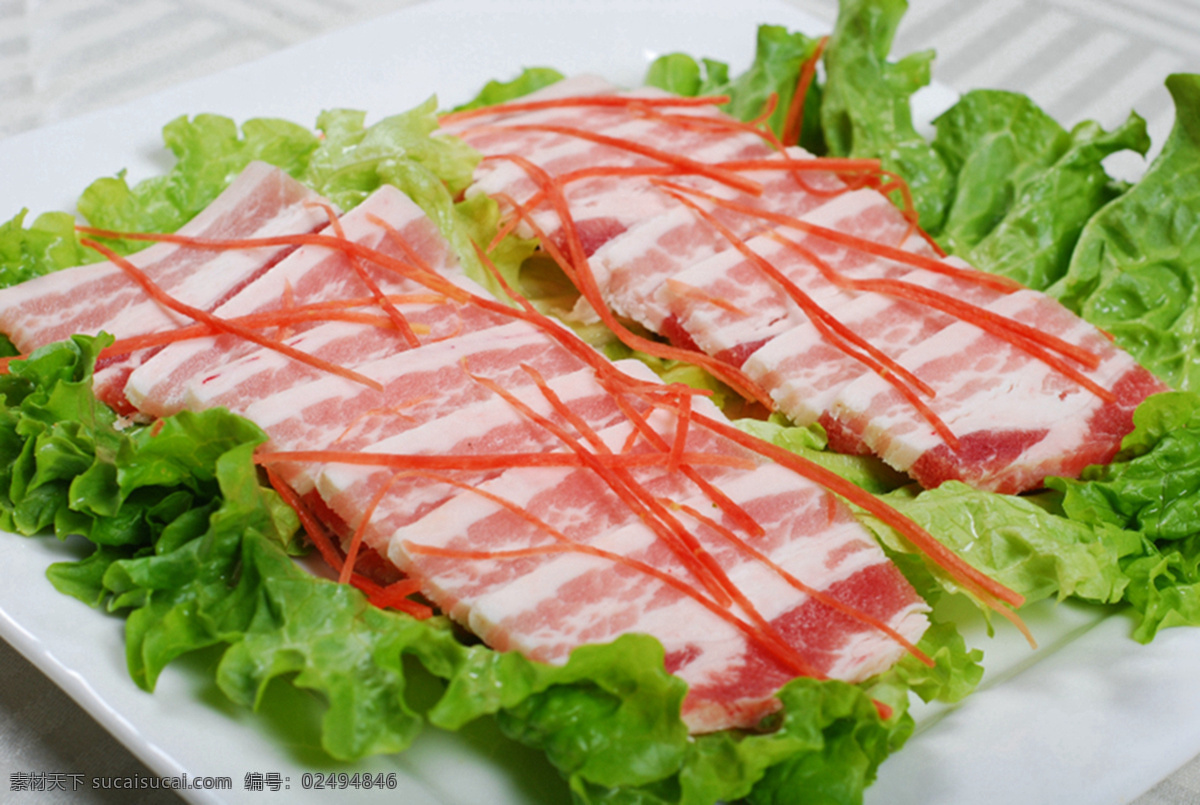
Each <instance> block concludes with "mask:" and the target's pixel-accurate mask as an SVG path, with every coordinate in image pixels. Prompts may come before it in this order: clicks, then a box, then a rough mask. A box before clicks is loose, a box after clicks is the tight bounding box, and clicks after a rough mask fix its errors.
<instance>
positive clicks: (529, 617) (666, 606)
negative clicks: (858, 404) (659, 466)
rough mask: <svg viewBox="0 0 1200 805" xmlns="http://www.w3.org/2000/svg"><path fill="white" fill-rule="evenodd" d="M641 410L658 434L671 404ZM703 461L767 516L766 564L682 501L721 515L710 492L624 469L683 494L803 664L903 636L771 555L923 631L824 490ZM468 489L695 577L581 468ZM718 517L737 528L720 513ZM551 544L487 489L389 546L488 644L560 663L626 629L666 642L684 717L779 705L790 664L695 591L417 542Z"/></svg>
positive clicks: (828, 666) (852, 664)
mask: <svg viewBox="0 0 1200 805" xmlns="http://www.w3.org/2000/svg"><path fill="white" fill-rule="evenodd" d="M654 419H655V420H656V424H657V426H658V427H659V428H660V432H661V433H663V435H664V437H667V438H669V437H670V434H671V432H672V429H673V426H674V425H673V417H670V416H667V415H662V414H660V415H658V416H656V417H655V418H654ZM627 434H628V425H619V426H616V427H614V428H612V429H610V430H609V431H607V432H605V433H604V436H605V438H606V442H607V443H608V444H609V445H611V446H613V447H614V448H618V449H619V447H620V445H621V444H622V443H623V442H624V440H625V438H626V436H627ZM688 439H689V448H693V447H694V448H695V449H705V448H707V449H714V448H715V449H721V450H724V451H728V452H729V453H733V454H742V455H744V456H745V457H746V458H747V459H750V458H751V457H750V456H748V455H745V453H744V451H741V450H740V448H736V447H735V446H732V445H728V444H725V445H722V444H720V443H719V442H720V441H721V440H719V439H716V438H715V437H714V436H713V435H712V434H706V433H701V432H698V431H697V432H692V431H689V437H688ZM705 474H706V475H707V476H709V477H710V478H712V479H713V480H714V481H718V482H719V483H720V487H721V489H722V491H723V492H724V493H726V494H727V495H729V496H730V497H731V498H732V499H733V500H735V501H736V502H737V503H739V504H740V505H741V506H742V507H743V508H744V509H745V510H746V511H747V512H749V513H750V514H752V515H753V516H754V517H755V519H756V520H758V521H759V522H760V523H761V524H763V525H764V526H765V527H766V529H767V535H766V536H765V537H762V538H758V539H757V540H756V541H753V543H752V544H753V545H754V547H755V548H756V549H757V550H759V551H761V552H762V553H764V554H766V555H767V556H768V557H769V558H770V560H771V561H772V562H774V563H775V564H776V565H777V566H778V567H777V568H772V567H771V566H770V565H767V564H764V563H763V562H760V561H757V560H756V559H754V558H752V557H751V556H750V555H749V554H747V552H746V551H745V550H743V549H741V548H739V547H738V545H737V544H736V542H732V541H731V540H730V539H729V538H728V537H727V536H726V535H725V534H724V533H722V530H721V528H720V527H718V528H714V527H713V526H711V525H709V524H708V521H705V520H696V519H694V518H693V517H692V516H691V515H689V514H688V513H687V512H688V510H694V511H697V512H705V513H706V514H705V517H715V518H717V519H718V520H720V519H721V518H722V515H721V514H720V512H715V510H714V507H713V504H712V501H711V500H710V499H709V498H708V497H707V496H706V495H704V494H702V493H700V492H699V490H698V489H697V488H696V487H695V486H694V485H692V484H691V483H690V482H687V481H685V480H684V479H682V478H681V477H680V476H679V475H678V474H677V473H669V472H665V471H658V472H654V471H644V472H640V473H638V475H639V480H640V481H641V483H642V484H644V485H645V487H646V488H647V489H648V490H650V491H651V492H652V493H653V494H654V495H657V496H662V497H668V498H670V499H672V500H676V501H678V502H680V503H682V504H683V507H686V508H681V509H680V511H682V512H683V514H681V515H680V519H681V521H682V522H684V525H685V526H686V527H687V528H688V529H689V531H691V532H692V533H693V534H694V535H695V536H696V537H697V539H698V540H700V542H701V544H702V545H703V546H704V547H705V548H706V549H707V551H708V552H709V553H710V554H711V555H712V556H713V558H714V559H715V560H716V561H717V562H718V563H719V564H720V565H721V567H722V568H723V570H724V571H725V573H726V574H727V575H728V576H729V578H730V579H731V580H732V581H733V582H734V583H736V584H737V586H738V588H739V589H741V590H743V591H745V592H746V593H747V595H748V596H749V598H750V605H751V606H753V607H754V608H755V609H756V610H757V611H758V613H759V615H760V616H761V618H762V619H763V620H764V621H765V622H766V623H767V624H769V626H770V629H771V630H773V631H774V632H775V634H776V635H778V636H779V638H780V639H781V640H782V641H783V642H785V643H786V644H787V645H788V646H789V647H791V649H792V650H794V651H795V652H797V653H798V654H799V655H800V656H802V657H803V660H804V662H806V663H808V664H809V666H810V668H811V669H812V670H813V671H814V672H816V673H820V674H823V675H825V674H827V675H834V676H839V677H841V678H846V679H861V678H865V677H866V676H869V675H870V674H872V673H875V672H876V671H878V670H881V669H882V668H886V667H888V666H890V665H891V663H892V662H894V661H895V660H896V659H897V658H898V657H899V655H900V654H901V653H903V649H902V648H901V647H900V645H899V644H898V643H896V642H894V641H893V640H892V639H891V638H889V637H887V636H886V635H884V634H883V633H882V632H880V631H879V630H878V629H877V628H876V627H874V626H869V625H867V624H864V623H863V622H861V621H858V620H855V619H854V618H852V617H849V616H846V615H843V614H841V613H840V612H838V613H831V612H830V611H829V607H828V605H827V604H825V603H822V602H820V601H818V600H817V599H814V598H812V597H810V596H809V595H806V594H805V593H802V592H799V591H798V590H797V589H796V588H794V587H792V586H790V582H789V580H788V579H787V577H786V576H785V575H784V574H783V573H781V572H780V569H782V570H783V571H785V572H787V573H790V574H792V576H794V577H796V578H798V579H800V580H801V581H803V583H804V584H807V585H809V586H810V587H811V588H812V589H815V590H819V591H822V592H825V593H827V594H828V595H830V596H832V597H833V598H835V599H836V600H838V601H840V602H841V603H842V604H844V605H846V606H848V607H852V608H854V609H856V610H859V611H862V612H866V613H867V614H869V615H870V616H871V617H874V618H877V619H878V620H880V621H882V622H883V623H887V624H889V625H891V626H892V627H893V628H895V629H897V631H899V632H900V634H903V635H905V636H906V638H907V639H910V640H915V639H916V638H917V637H918V636H919V635H920V634H921V633H922V632H923V631H924V628H925V626H926V621H925V618H924V614H923V613H924V610H925V604H924V602H923V601H921V600H920V599H919V597H917V596H916V595H915V593H913V592H912V590H911V588H910V587H909V586H908V584H907V582H905V581H904V580H903V578H902V577H901V576H900V575H899V573H898V572H897V571H896V570H895V568H894V567H893V566H892V565H891V564H890V563H889V562H888V561H887V559H886V558H885V557H884V556H883V554H882V552H881V551H880V550H879V548H878V546H876V545H875V543H874V542H873V541H872V540H871V538H870V536H869V535H868V534H867V533H866V532H865V531H864V530H863V529H862V527H861V526H860V525H859V524H858V523H857V522H856V521H855V520H854V519H853V517H852V516H851V515H850V514H849V513H848V511H847V510H846V509H845V508H844V507H842V506H841V505H840V504H839V503H838V502H837V501H836V500H835V499H833V498H832V497H831V496H830V495H829V494H828V493H827V492H825V491H824V490H822V489H820V488H818V487H815V486H814V485H812V484H810V483H809V482H807V481H805V480H803V479H801V478H799V477H798V476H796V475H794V474H792V473H791V472H788V471H786V470H783V469H781V468H779V467H778V466H776V465H772V464H768V463H764V462H758V463H757V464H756V467H755V469H752V470H730V469H726V470H714V469H712V468H709V469H708V471H707V472H705ZM480 489H481V491H483V492H485V493H487V494H490V495H494V496H497V497H499V498H501V499H503V500H506V501H509V502H510V503H512V504H515V505H518V506H521V507H522V508H523V509H524V510H525V511H527V512H529V513H531V514H532V515H534V516H536V517H537V518H538V519H539V520H540V521H541V522H543V523H545V524H547V525H548V526H550V527H553V528H554V529H557V530H558V531H559V532H560V533H562V534H564V535H565V536H566V537H567V538H569V540H570V541H571V542H572V543H578V544H583V545H588V546H591V547H593V548H598V549H601V550H604V551H608V552H611V553H615V554H618V555H620V556H622V557H626V558H627V559H630V560H633V561H636V562H643V563H645V564H647V565H650V566H653V567H655V568H657V569H659V570H660V571H666V572H668V573H671V574H673V575H675V576H676V577H681V578H689V579H690V580H689V586H690V587H692V588H693V589H699V586H698V583H697V582H696V581H695V579H694V578H692V572H691V571H690V570H689V569H688V568H687V567H686V566H685V565H683V564H682V562H681V561H680V560H679V558H678V556H677V555H676V554H675V553H674V552H673V551H671V550H670V549H669V548H667V547H666V545H665V544H664V542H663V541H662V540H661V539H658V538H657V537H656V536H655V534H654V532H653V531H651V530H650V528H649V527H648V526H647V525H645V523H643V522H642V521H641V520H640V519H639V518H638V517H637V516H636V515H635V514H634V513H633V512H632V511H631V510H630V508H629V507H628V505H627V504H625V503H624V502H623V501H622V500H621V498H620V497H619V496H617V495H616V494H614V492H613V491H612V490H611V489H609V488H608V487H607V486H606V484H605V483H604V482H603V481H602V480H601V479H599V478H598V477H597V476H596V475H595V474H594V473H592V472H589V471H585V470H566V469H521V470H509V471H508V472H506V473H504V474H503V475H501V476H499V477H498V478H496V479H494V480H492V481H488V482H486V483H484V484H482V485H481V486H480ZM714 512H715V513H714ZM720 526H721V527H723V528H724V529H727V530H729V531H734V530H736V529H737V525H736V524H735V523H733V522H732V521H731V520H730V519H727V520H726V521H725V522H722V523H720ZM741 536H743V537H745V535H744V534H743V535H741ZM748 541H750V540H748ZM554 544H561V543H559V542H558V541H557V540H556V539H555V538H554V537H552V536H550V535H549V534H548V533H547V532H546V531H544V530H540V529H539V528H538V527H536V526H534V525H531V524H530V523H529V521H528V520H526V519H524V518H522V517H519V516H517V515H516V514H514V513H513V512H511V511H509V510H508V509H506V508H504V507H503V506H501V505H499V504H497V503H496V502H494V500H493V499H490V498H488V497H484V496H483V495H480V494H477V493H472V492H462V493H460V494H459V495H458V496H457V497H455V498H452V499H451V500H450V501H447V502H445V503H443V504H442V505H441V506H439V507H438V508H436V509H434V510H433V511H432V512H430V513H429V514H428V515H426V516H425V517H423V518H421V519H420V520H418V521H416V522H413V523H411V524H409V525H406V526H404V527H402V528H400V529H398V530H396V531H395V532H394V537H393V539H392V542H391V547H390V550H389V557H390V558H391V559H392V561H393V562H394V563H396V564H397V565H398V566H399V567H401V568H403V569H405V570H409V571H411V572H413V573H414V574H415V575H417V576H418V577H419V578H421V579H423V580H424V582H425V592H426V594H427V595H429V596H430V597H431V598H432V599H433V600H434V601H436V602H437V603H438V604H439V605H440V606H442V607H443V609H445V610H447V611H449V612H450V613H451V614H452V615H453V616H454V617H456V618H457V619H459V620H460V621H461V622H463V623H464V624H466V625H467V626H468V627H469V628H470V629H471V630H472V631H474V632H475V633H476V634H479V635H481V636H482V637H483V638H484V639H485V640H486V641H488V642H489V644H491V645H493V646H496V647H500V648H515V649H518V650H520V651H522V652H523V653H526V654H527V655H529V656H532V657H535V658H538V659H542V660H545V661H549V662H560V661H563V660H565V659H566V656H567V654H568V653H569V652H570V650H571V649H572V648H573V647H574V646H576V645H578V644H579V643H580V642H592V641H601V640H608V639H612V638H614V637H615V636H617V635H619V634H622V633H624V632H627V631H647V632H649V633H651V634H654V635H655V636H656V637H658V638H659V639H660V640H661V641H662V642H663V644H664V647H665V648H666V651H667V663H668V669H669V670H671V671H672V672H674V673H676V674H678V675H679V676H681V677H682V678H684V679H685V680H686V681H688V683H689V685H690V686H691V692H690V693H689V697H688V699H687V700H685V703H684V717H685V720H686V721H687V722H688V724H689V726H690V728H691V729H692V730H693V731H707V730H711V729H718V728H722V727H725V726H729V725H730V724H735V725H741V726H751V725H753V724H755V723H757V721H758V720H759V719H761V718H762V717H763V716H764V715H766V714H768V713H769V712H771V711H772V710H773V709H775V708H776V707H777V705H778V703H777V702H776V701H774V700H773V699H772V698H771V697H772V694H773V693H774V691H775V690H776V689H778V687H779V686H780V685H781V684H783V682H785V681H787V680H788V679H790V678H792V677H793V676H795V670H794V669H793V668H790V667H788V666H787V665H785V664H784V663H783V662H781V660H780V659H779V658H778V657H777V656H775V655H774V654H772V653H771V652H770V651H767V650H764V648H763V646H762V645H761V642H760V641H756V640H755V639H753V638H752V637H750V636H748V635H747V634H746V632H745V631H743V630H740V629H738V628H737V627H736V626H735V625H733V624H731V623H730V622H729V620H728V619H725V618H722V617H721V616H719V615H717V614H715V613H714V612H713V611H712V609H711V608H708V607H706V606H704V605H703V603H701V602H700V601H699V600H697V598H696V596H694V595H688V594H685V593H683V592H682V591H680V590H679V589H678V588H677V587H675V586H673V585H670V584H666V583H664V582H663V581H662V580H661V579H660V578H659V577H656V576H648V575H647V574H646V573H645V572H643V571H640V570H638V569H636V568H635V567H634V566H632V565H630V564H625V563H622V562H621V561H614V560H612V559H611V558H604V557H602V556H595V555H588V554H584V553H580V552H578V551H572V550H568V551H566V552H559V553H549V554H541V555H534V556H524V557H521V558H515V559H514V558H508V559H500V558H488V559H462V558H459V557H453V558H444V557H436V556H430V555H429V554H423V553H422V552H421V547H426V548H429V547H433V548H442V549H449V550H471V551H480V550H485V551H492V552H497V551H504V550H512V549H520V548H525V547H529V546H531V545H532V546H539V545H540V546H547V545H554ZM699 595H703V593H699ZM563 602H569V606H564V605H563ZM731 612H732V613H733V615H734V616H735V617H736V618H738V619H741V620H743V621H745V620H746V619H748V618H749V615H748V613H747V612H746V611H744V610H742V609H741V607H740V606H738V605H735V606H734V607H733V609H732V610H731Z"/></svg>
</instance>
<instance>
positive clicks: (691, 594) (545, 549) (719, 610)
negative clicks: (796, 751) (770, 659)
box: [403, 477, 822, 679]
mask: <svg viewBox="0 0 1200 805" xmlns="http://www.w3.org/2000/svg"><path fill="white" fill-rule="evenodd" d="M441 480H443V481H444V482H445V483H449V484H453V485H454V486H458V487H459V488H461V489H465V490H466V491H468V492H471V493H473V494H476V495H480V496H481V497H483V498H485V499H487V500H490V501H492V502H493V503H495V504H496V505H498V506H501V507H502V508H504V509H506V510H508V511H510V512H512V513H513V514H515V515H517V516H518V517H521V518H522V519H524V520H525V521H527V522H529V523H530V524H532V525H533V526H534V527H536V528H538V529H540V530H542V531H544V532H545V533H547V534H549V535H550V536H551V537H553V538H554V539H555V540H556V541H557V542H558V544H557V545H541V546H535V547H531V548H523V549H517V550H512V551H455V550H451V549H446V548H436V547H434V546H430V545H420V544H418V543H414V542H410V541H408V540H405V541H404V543H403V545H404V548H405V550H407V551H409V552H410V553H416V554H425V555H429V556H444V557H447V558H458V559H517V558H523V557H527V556H538V555H543V554H549V553H566V552H575V553H583V554H587V555H590V556H596V557H599V558H602V559H607V560H609V561H611V562H613V563H614V564H621V565H625V566H626V567H629V568H632V569H633V570H636V571H638V572H641V573H644V574H645V575H647V576H650V577H651V578H654V579H657V580H659V581H661V582H663V583H664V584H666V585H667V586H669V587H672V588H674V589H676V590H678V591H679V592H681V593H683V595H685V596H686V597H688V598H691V599H692V600H694V601H696V602H697V603H698V604H700V605H701V606H703V607H704V608H705V609H707V610H709V611H710V612H712V613H713V614H714V615H716V616H717V617H718V618H720V619H721V620H724V621H725V622H726V623H729V624H730V625H732V626H734V627H735V628H737V629H738V630H739V631H740V632H742V633H743V634H745V635H746V636H747V637H748V638H749V639H750V640H751V641H753V642H756V643H758V644H759V645H760V646H762V647H763V648H765V649H766V650H767V651H768V652H770V653H771V654H773V655H774V656H775V659H776V660H778V661H779V662H780V663H781V664H782V665H783V666H784V667H786V668H788V669H789V670H790V671H791V672H792V673H795V674H798V675H800V676H809V677H814V678H818V679H820V678H822V675H821V674H819V673H818V672H817V671H816V670H815V669H814V668H813V667H812V666H811V665H809V663H808V662H807V661H806V660H805V659H804V658H803V657H801V656H800V654H799V653H798V652H797V651H796V650H795V649H794V648H792V647H791V646H789V645H787V643H785V642H783V641H781V640H780V639H779V638H778V637H776V636H775V635H774V634H772V633H771V632H764V631H763V630H762V629H761V628H759V627H756V626H755V625H753V624H750V623H747V622H746V621H744V620H742V619H741V618H739V617H738V616H737V615H736V614H734V613H733V612H732V611H730V610H729V609H727V608H725V607H722V606H719V605H718V604H717V603H716V602H714V601H712V600H710V599H709V598H707V597H705V596H703V595H700V593H699V592H698V591H696V590H695V589H694V588H692V587H691V586H690V585H688V584H686V583H684V582H683V580H681V579H678V578H676V577H674V576H673V575H671V574H670V573H667V572H665V571H662V570H659V569H658V568H656V567H654V566H653V565H649V564H646V563H645V562H640V561H638V560H636V559H631V558H629V557H627V556H622V555H621V554H616V553H612V552H611V551H606V550H603V549H602V548H596V547H594V546H592V545H587V544H585V543H581V542H576V541H574V540H572V539H571V538H570V537H568V536H567V535H566V534H564V533H562V532H561V531H559V530H558V529H556V528H554V527H553V526H551V525H550V524H549V523H547V522H545V521H544V520H542V519H541V518H539V517H535V516H534V515H533V514H532V513H531V512H530V511H528V510H527V509H525V508H524V507H522V506H519V505H517V504H516V503H513V502H512V501H509V500H506V499H505V498H502V497H500V496H498V495H495V494H492V493H491V492H488V491H486V490H483V489H480V488H478V487H471V486H468V485H466V484H463V483H460V482H458V481H456V480H454V479H452V478H444V477H443V478H441Z"/></svg>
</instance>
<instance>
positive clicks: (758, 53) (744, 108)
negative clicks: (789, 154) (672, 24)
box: [644, 25, 825, 153]
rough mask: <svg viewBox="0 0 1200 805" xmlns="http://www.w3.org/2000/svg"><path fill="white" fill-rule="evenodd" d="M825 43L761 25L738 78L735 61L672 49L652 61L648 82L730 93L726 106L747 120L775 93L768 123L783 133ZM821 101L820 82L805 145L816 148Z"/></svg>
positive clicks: (687, 91) (808, 100)
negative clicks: (803, 75)
mask: <svg viewBox="0 0 1200 805" xmlns="http://www.w3.org/2000/svg"><path fill="white" fill-rule="evenodd" d="M819 44H820V39H818V38H814V37H810V36H807V35H806V34H803V33H800V32H798V31H788V30H787V29H786V28H784V27H782V26H779V25H760V26H759V27H758V35H757V39H756V40H755V50H754V61H753V62H752V63H751V64H750V67H749V68H747V69H746V71H745V72H743V73H741V74H739V75H738V76H737V77H736V78H732V79H731V78H730V77H729V65H727V64H725V63H724V62H719V61H715V60H712V59H703V60H701V61H697V60H696V59H694V58H692V57H691V56H689V55H687V54H685V53H668V54H665V55H663V56H659V57H658V58H657V59H655V60H654V61H653V62H651V64H650V67H649V68H648V69H647V71H646V77H645V80H644V83H645V84H647V85H649V86H652V87H658V88H660V89H665V90H667V91H668V92H674V93H676V94H677V95H684V96H687V97H695V96H697V95H728V96H729V101H728V102H727V103H725V104H722V105H721V107H720V108H721V109H723V110H725V111H726V112H728V113H729V114H731V115H733V116H734V117H735V118H737V119H738V120H743V121H746V120H753V119H755V118H757V117H759V116H760V115H761V114H762V112H763V111H764V110H765V109H766V106H767V102H768V100H769V98H770V97H771V96H772V95H774V96H775V97H776V100H777V103H776V107H775V111H774V112H772V113H771V116H770V117H769V118H768V124H769V126H770V128H771V130H772V131H774V132H775V134H776V135H777V136H783V133H784V132H783V128H784V126H785V125H786V123H787V114H788V109H789V108H790V106H791V103H792V98H793V96H794V95H795V94H796V87H797V84H798V82H799V78H800V72H801V70H802V69H803V68H804V65H805V63H807V62H808V61H809V60H811V59H812V58H813V56H814V55H815V54H816V52H817V47H818V45H819ZM820 106H821V89H820V87H819V86H818V85H817V83H816V82H815V81H814V82H813V83H812V84H811V85H810V86H809V88H808V91H807V93H806V94H805V96H804V111H803V117H802V123H803V128H802V130H801V132H800V145H802V146H804V147H805V148H807V149H808V150H810V151H813V152H816V153H821V152H824V150H825V145H824V141H823V139H822V137H821V128H820V118H819V116H818V111H819V109H820Z"/></svg>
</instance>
